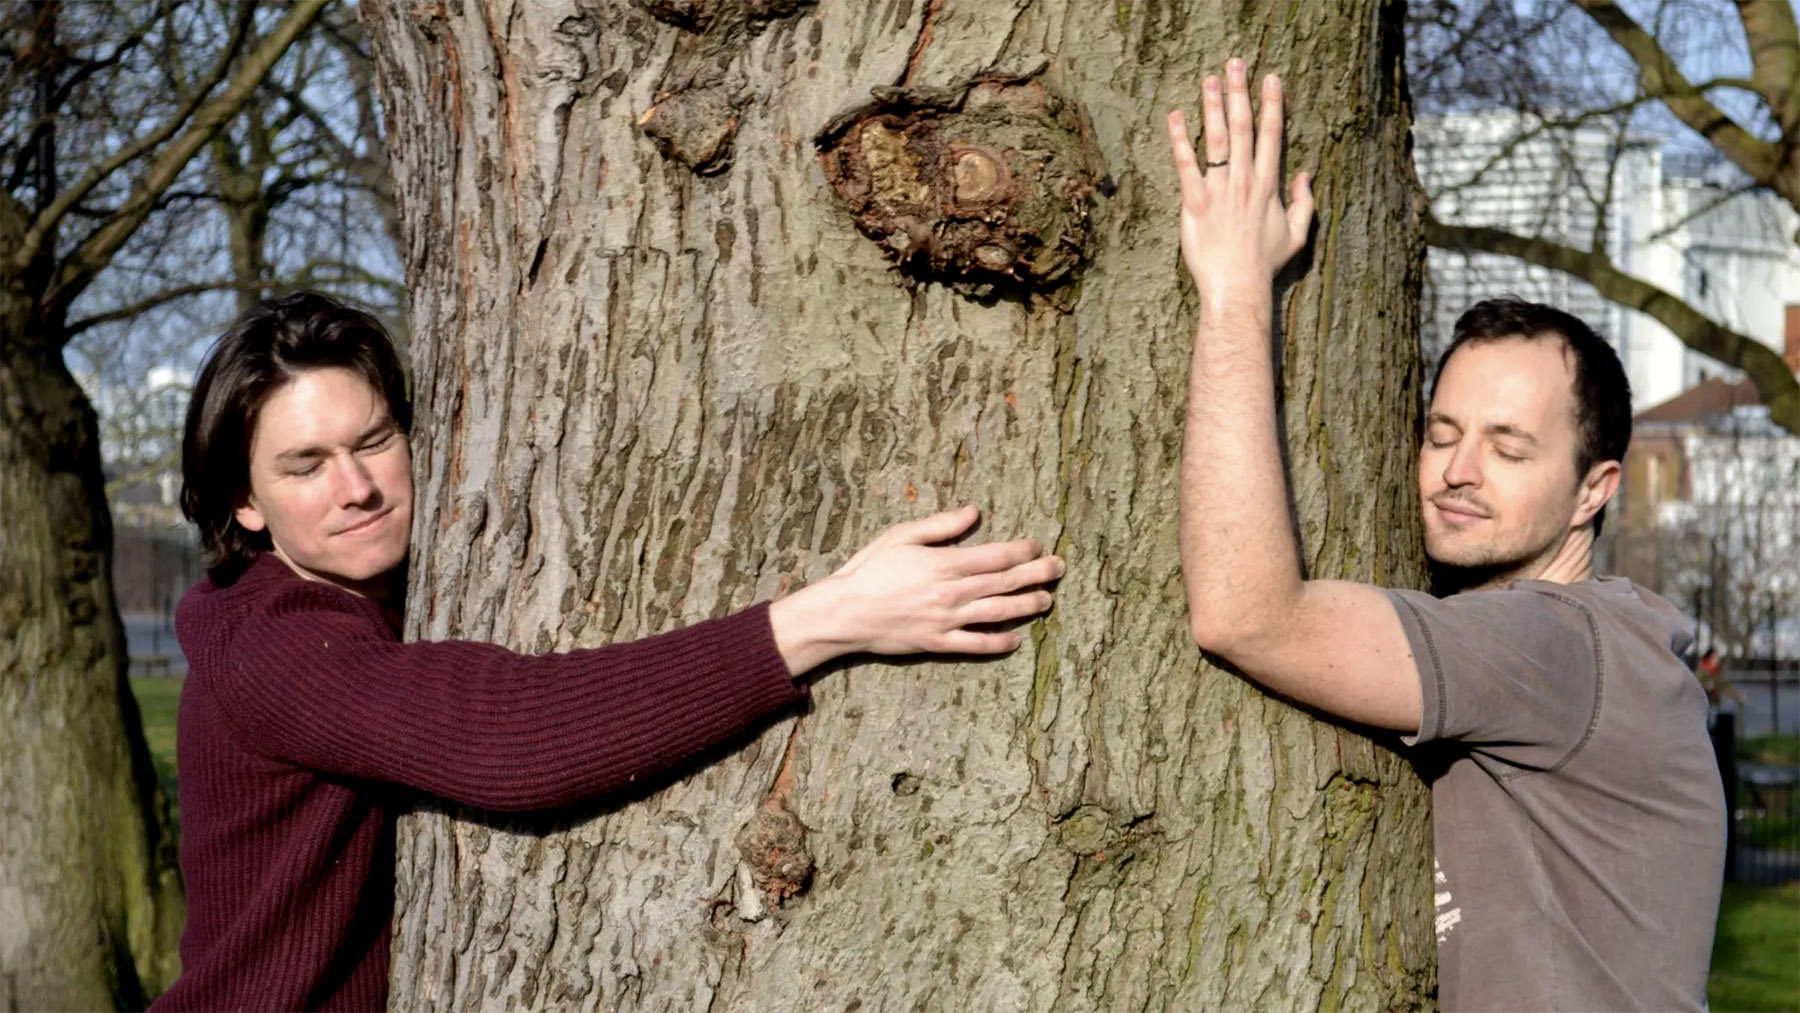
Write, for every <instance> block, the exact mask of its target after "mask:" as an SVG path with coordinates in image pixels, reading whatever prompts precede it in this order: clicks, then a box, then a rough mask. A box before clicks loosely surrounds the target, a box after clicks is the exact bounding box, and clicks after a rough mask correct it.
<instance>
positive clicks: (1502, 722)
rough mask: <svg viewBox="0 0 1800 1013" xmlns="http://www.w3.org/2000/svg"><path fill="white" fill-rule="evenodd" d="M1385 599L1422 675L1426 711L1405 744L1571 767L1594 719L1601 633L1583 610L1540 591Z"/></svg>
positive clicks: (1540, 766)
mask: <svg viewBox="0 0 1800 1013" xmlns="http://www.w3.org/2000/svg"><path fill="white" fill-rule="evenodd" d="M1387 594H1388V598H1389V600H1390V601H1392V602H1393V605H1394V610H1395V611H1396V612H1397V613H1399V616H1400V625H1401V626H1402V627H1403V628H1404V629H1405V630H1406V638H1407V641H1408V642H1409V643H1410V645H1411V647H1412V653H1413V659H1414V662H1415V663H1416V665H1417V667H1418V672H1419V688H1420V695H1421V698H1422V704H1423V707H1422V709H1421V713H1420V722H1419V731H1418V733H1417V734H1416V735H1412V736H1408V737H1406V742H1407V743H1408V744H1420V743H1426V742H1436V741H1451V742H1457V743H1460V744H1462V745H1465V746H1468V747H1470V748H1472V749H1476V750H1478V751H1481V752H1485V753H1488V754H1489V755H1491V756H1494V757H1497V758H1499V759H1501V760H1503V761H1505V762H1507V763H1510V764H1514V765H1516V766H1520V767H1524V768H1528V769H1537V770H1548V769H1551V768H1554V767H1557V766H1560V765H1561V764H1563V763H1565V762H1567V760H1568V759H1569V758H1570V757H1571V756H1573V755H1574V753H1575V752H1576V751H1578V750H1579V749H1580V748H1581V746H1582V744H1583V743H1584V742H1585V740H1586V738H1587V736H1588V734H1589V732H1590V731H1591V729H1592V728H1593V725H1594V721H1595V719H1596V717H1597V716H1598V714H1599V707H1600V690H1601V684H1600V683H1601V663H1600V662H1601V659H1600V651H1599V634H1598V630H1597V628H1596V626H1595V624H1594V620H1593V617H1592V616H1591V615H1590V614H1589V613H1588V611H1587V609H1586V608H1584V607H1583V606H1582V605H1580V604H1579V603H1578V602H1576V601H1575V600H1574V599H1572V598H1568V597H1564V596H1560V595H1555V594H1549V593H1545V592H1542V591H1530V590H1505V591H1477V592H1471V593H1467V594H1459V595H1454V596H1452V597H1449V598H1442V599H1440V598H1434V597H1432V596H1431V595H1428V594H1424V593H1422V592H1418V591H1399V590H1390V591H1388V592H1387Z"/></svg>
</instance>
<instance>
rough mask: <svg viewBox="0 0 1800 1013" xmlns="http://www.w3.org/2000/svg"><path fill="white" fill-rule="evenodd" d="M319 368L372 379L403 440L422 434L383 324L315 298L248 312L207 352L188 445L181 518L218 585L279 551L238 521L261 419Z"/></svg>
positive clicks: (302, 296) (305, 295) (185, 437)
mask: <svg viewBox="0 0 1800 1013" xmlns="http://www.w3.org/2000/svg"><path fill="white" fill-rule="evenodd" d="M314 369H347V370H349V371H350V372H352V373H355V374H356V375H357V376H360V377H362V378H363V380H365V381H367V382H368V384H369V386H370V387H372V388H373V389H375V390H377V391H379V392H381V395H382V397H383V398H384V399H385V400H386V401H387V408H388V414H389V415H390V416H392V418H393V420H394V423H395V425H397V426H399V427H400V430H401V432H408V431H410V430H411V428H412V404H411V402H409V401H408V400H407V397H406V373H405V370H403V369H402V368H401V366H400V357H399V355H397V354H396V353H395V351H394V343H393V342H392V341H391V340H390V339H389V338H388V334H387V330H386V329H385V328H383V327H382V326H381V322H380V321H378V320H376V319H375V318H374V317H373V316H370V315H369V314H367V313H365V312H363V311H362V310H359V309H356V308H354V307H351V306H347V305H345V304H343V303H341V302H338V301H337V300H335V299H332V298H330V297H328V296H323V295H318V294H315V293H310V292H302V293H298V294H295V295H290V296H287V297H286V298H282V299H275V300H271V301H268V302H264V303H263V304H261V305H259V306H257V307H255V308H254V309H251V310H249V311H247V312H245V313H244V315H243V316H240V317H239V318H238V320H237V322H236V323H234V324H232V325H231V327H230V329H229V330H227V331H226V332H225V333H224V334H223V335H221V336H220V337H219V340H218V341H217V342H215V343H214V344H213V347H212V349H211V351H209V352H207V353H206V361H205V362H204V363H202V364H201V366H200V375H199V377H198V378H197V379H196V380H195V381H194V393H193V397H192V399H191V400H190V401H189V402H188V411H187V425H186V427H185V430H184V431H183V434H182V439H181V480H182V481H181V512H182V513H183V514H185V515H187V518H188V520H190V521H193V522H194V524H195V526H197V527H198V528H199V529H200V544H201V547H202V548H203V549H204V550H205V552H206V572H207V576H209V577H211V578H212V579H213V582H214V583H216V584H220V585H224V584H229V583H231V582H233V581H235V580H237V578H238V576H239V575H240V574H242V573H243V572H244V570H245V569H246V568H248V567H249V566H250V564H251V563H253V562H255V561H256V557H257V556H258V555H259V554H260V553H263V552H266V551H268V549H269V534H268V532H267V531H249V530H246V529H245V528H244V527H243V526H242V525H240V524H238V522H237V518H236V516H235V514H236V511H237V508H238V507H240V506H243V505H244V504H245V503H246V502H248V499H249V495H250V446H251V443H252V441H253V440H254V439H255V436H256V420H257V416H258V414H259V413H260V412H261V411H262V407H263V405H264V404H266V403H267V402H268V400H269V398H270V397H271V396H272V395H273V394H274V393H275V392H276V391H278V390H280V389H281V388H282V387H285V386H287V384H288V383H290V382H292V380H293V379H294V377H295V376H296V375H297V374H300V373H304V372H307V371H309V370H314Z"/></svg>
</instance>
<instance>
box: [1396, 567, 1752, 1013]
mask: <svg viewBox="0 0 1800 1013" xmlns="http://www.w3.org/2000/svg"><path fill="white" fill-rule="evenodd" d="M1388 594H1389V597H1390V598H1391V599H1392V601H1393V603H1394V608H1395V610H1396V611H1397V612H1398V613H1399V615H1400V623H1401V625H1402V626H1404V627H1405V629H1406V636H1407V639H1408V640H1409V641H1410V642H1411V644H1412V651H1413V657H1414V658H1415V659H1416V661H1417V663H1418V669H1419V679H1420V684H1421V687H1422V689H1423V692H1424V710H1423V712H1422V713H1423V720H1422V721H1421V723H1420V729H1419V733H1418V735H1416V736H1410V737H1408V739H1407V741H1408V742H1409V743H1413V744H1417V745H1419V746H1420V750H1419V753H1420V759H1421V760H1423V761H1424V764H1423V765H1424V766H1425V767H1427V768H1428V769H1429V768H1432V767H1434V766H1438V765H1439V764H1441V767H1439V768H1438V769H1440V770H1441V773H1438V774H1436V776H1435V780H1434V781H1433V783H1432V803H1433V809H1434V817H1433V823H1434V833H1435V836H1436V839H1437V874H1436V878H1437V882H1436V886H1435V893H1436V902H1437V937H1438V997H1439V1002H1440V1004H1441V1005H1442V1006H1443V1008H1445V1009H1447V1010H1468V1009H1479V1010H1485V1009H1501V1010H1618V1009H1649V1010H1687V1009H1703V1008H1704V1006H1705V1001H1706V975H1707V965H1708V962H1709V960H1710V957H1711V950H1712V938H1713V924H1714V921H1715V919H1716V918H1717V915H1718V907H1719V887H1720V880H1721V878H1722V873H1723V869H1724V863H1725V799H1724V792H1723V790H1722V789H1721V787H1720V782H1719V771H1718V766H1717V763H1716V761H1715V760H1714V758H1713V753H1712V747H1711V744H1710V741H1709V740H1708V738H1707V734H1706V695H1705V693H1704V692H1702V690H1701V689H1700V685H1699V683H1698V682H1697V681H1695V679H1694V677H1693V675H1692V674H1691V673H1690V672H1689V671H1688V670H1687V666H1685V665H1684V664H1682V662H1681V660H1680V658H1679V655H1680V654H1681V653H1682V652H1683V651H1685V650H1686V649H1687V647H1688V645H1689V643H1690V642H1691V639H1692V637H1691V634H1690V633H1689V625H1688V623H1687V621H1686V619H1685V618H1684V617H1683V616H1682V615H1681V613H1680V612H1678V611H1676V609H1675V608H1674V606H1672V605H1670V604H1669V603H1668V602H1666V601H1664V600H1662V599H1661V598H1658V597H1657V596H1656V595H1654V594H1651V593H1649V592H1648V591H1644V590H1642V589H1640V588H1638V587H1636V586H1635V585H1633V584H1632V583H1631V582H1630V581H1629V580H1623V579H1619V578H1609V579H1604V580H1588V581H1583V582H1581V583H1579V584H1556V583H1550V582H1546V581H1520V582H1517V583H1514V584H1512V585H1510V586H1508V587H1507V588H1506V589H1503V590H1493V591H1475V592H1470V593H1467V594H1459V595H1455V596H1453V597H1449V598H1444V599H1438V598H1433V597H1431V596H1430V595H1427V594H1421V593H1419V592H1416V591H1390V592H1388Z"/></svg>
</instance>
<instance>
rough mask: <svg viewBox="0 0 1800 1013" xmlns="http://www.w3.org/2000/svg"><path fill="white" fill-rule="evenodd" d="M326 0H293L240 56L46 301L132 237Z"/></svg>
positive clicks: (73, 289)
mask: <svg viewBox="0 0 1800 1013" xmlns="http://www.w3.org/2000/svg"><path fill="white" fill-rule="evenodd" d="M327 2H328V0H297V2H296V3H295V4H294V5H293V6H292V7H290V8H288V13H287V14H286V15H285V16H284V17H283V18H282V19H281V21H280V22H279V23H278V24H277V25H276V26H275V28H274V30H273V31H271V32H270V33H269V34H268V36H266V37H265V38H263V39H262V40H261V41H260V42H258V43H257V45H256V48H255V49H254V50H252V51H251V52H250V53H248V54H247V55H245V56H244V58H243V61H242V63H241V64H240V66H239V67H238V69H237V72H236V73H235V74H234V75H233V76H232V79H231V82H230V84H229V85H228V86H227V87H226V89H225V90H224V91H223V92H221V93H220V94H219V96H218V97H217V98H215V99H213V100H212V101H210V102H208V103H207V104H206V105H205V107H203V108H202V109H201V110H200V111H199V112H198V113H196V114H195V115H194V117H193V120H192V122H191V123H189V124H188V126H187V127H186V129H185V130H183V131H182V132H181V134H180V135H179V136H177V137H175V138H174V139H173V140H171V141H170V142H169V143H168V144H167V145H165V146H164V147H163V149H162V151H161V152H160V153H159V154H158V155H157V156H156V158H155V159H154V160H153V161H152V162H151V164H150V166H149V167H148V168H147V169H146V170H145V172H144V175H143V177H142V178H141V179H140V180H139V181H138V184H137V186H136V187H135V188H134V189H133V192H132V196H131V199H130V200H129V201H127V202H126V205H125V206H124V207H123V208H121V213H120V216H119V217H118V219H116V220H115V221H114V222H113V223H112V224H111V225H110V226H109V227H107V228H106V229H103V230H101V231H100V232H99V233H98V234H96V235H94V236H92V237H90V238H89V239H88V240H87V241H86V242H84V243H83V244H82V245H81V246H80V247H79V248H77V249H76V250H75V251H74V252H73V253H72V254H71V255H70V256H69V257H68V258H67V259H66V260H65V261H64V262H63V264H62V266H61V268H60V269H59V270H58V271H57V273H56V279H55V281H54V282H53V283H52V285H51V286H50V291H49V293H48V294H47V297H46V300H45V301H46V303H49V304H52V305H56V304H60V305H67V304H68V303H69V302H71V301H73V299H74V297H75V295H76V294H77V293H79V292H80V291H81V289H82V288H84V287H85V286H86V285H87V283H88V281H89V280H90V279H92V278H93V276H94V274H95V272H97V271H99V270H100V268H101V267H103V266H105V264H106V263H107V261H109V260H110V259H111V258H112V256H113V254H114V253H116V252H118V249H119V247H120V246H122V245H124V243H125V241H126V240H128V239H130V238H131V235H132V233H133V232H135V231H136V230H137V228H138V226H140V225H141V224H143V220H144V217H145V216H146V215H148V214H149V213H150V211H151V210H152V209H153V208H154V207H155V206H156V202H157V200H158V199H159V198H160V197H161V196H162V193H163V191H165V190H167V189H168V188H169V187H171V186H173V185H174V183H175V181H176V179H177V178H179V176H180V174H181V170H182V169H183V168H184V167H185V166H186V165H187V164H188V162H189V161H190V160H191V159H192V158H193V157H194V155H195V154H197V153H198V152H199V151H200V149H201V148H203V147H204V146H205V145H206V142H207V141H208V140H210V139H211V138H212V136H213V135H214V134H215V133H217V132H218V130H219V128H220V127H222V126H223V125H224V124H225V122H226V121H227V120H229V119H230V118H231V117H232V116H234V115H236V114H237V112H238V111H239V110H240V109H242V108H243V106H244V103H245V102H247V101H249V100H250V98H251V96H253V95H255V94H256V90H257V87H258V86H259V85H260V84H261V83H262V82H263V80H264V79H265V78H266V77H267V76H268V73H269V70H270V68H271V67H273V66H274V65H275V61H276V60H278V59H279V58H280V57H281V54H282V53H284V52H286V51H287V48H288V46H289V45H291V44H292V43H293V41H294V39H295V38H297V37H298V36H299V35H300V33H301V32H303V31H305V30H306V28H307V27H308V26H309V25H311V24H312V23H313V21H314V20H315V19H317V17H318V16H319V12H320V11H321V10H322V9H323V8H324V7H325V4H326V3H327Z"/></svg>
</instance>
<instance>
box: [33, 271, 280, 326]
mask: <svg viewBox="0 0 1800 1013" xmlns="http://www.w3.org/2000/svg"><path fill="white" fill-rule="evenodd" d="M262 287H263V285H262V283H260V282H245V281H199V282H194V283H193V284H191V285H177V286H175V287H174V288H166V289H163V290H162V291H160V292H158V293H156V294H155V295H153V296H149V297H147V298H144V299H140V300H138V301H137V302H134V303H129V304H127V305H124V306H120V307H118V308H117V309H110V310H107V311H106V312H105V313H96V314H94V315H93V316H91V317H82V318H81V319H80V320H75V321H71V322H70V323H69V324H68V325H67V326H66V327H64V328H63V333H65V334H66V335H68V336H69V337H71V338H72V337H74V336H75V335H77V334H80V333H81V332H82V331H85V330H87V329H88V328H90V327H98V326H100V325H101V324H110V323H116V322H118V321H120V320H130V319H131V318H132V317H135V316H137V315H138V314H140V313H147V312H149V311H150V310H153V309H155V308H156V307H158V306H161V305H162V304H164V303H170V302H174V301H175V300H177V299H185V298H187V297H188V296H191V295H200V294H201V293H204V292H224V291H237V290H242V289H246V288H249V289H260V288H262Z"/></svg>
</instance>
